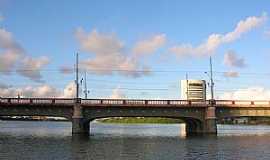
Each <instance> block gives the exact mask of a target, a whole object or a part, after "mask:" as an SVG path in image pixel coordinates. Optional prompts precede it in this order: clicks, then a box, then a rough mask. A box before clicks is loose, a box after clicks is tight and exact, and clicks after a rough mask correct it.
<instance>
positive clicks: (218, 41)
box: [169, 14, 267, 57]
mask: <svg viewBox="0 0 270 160" xmlns="http://www.w3.org/2000/svg"><path fill="white" fill-rule="evenodd" d="M266 19H267V15H266V14H263V15H262V16H260V17H255V16H253V17H247V18H246V19H245V20H241V21H239V22H238V24H237V25H236V27H235V29H234V30H233V31H232V32H228V33H226V34H216V33H214V34H211V35H210V36H209V37H208V38H207V39H206V40H205V41H204V42H202V43H201V44H199V45H198V46H192V44H189V43H186V44H180V45H176V46H173V47H171V48H169V51H170V52H171V53H174V54H176V55H177V56H179V57H186V56H192V57H204V56H209V55H212V54H214V53H215V51H216V49H217V48H218V47H219V46H220V45H222V44H225V43H231V42H233V41H235V40H237V39H239V38H241V36H242V35H243V34H244V33H247V32H249V31H250V30H252V29H254V28H256V27H258V26H260V25H262V24H263V23H264V22H265V21H266Z"/></svg>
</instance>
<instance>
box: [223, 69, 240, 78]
mask: <svg viewBox="0 0 270 160" xmlns="http://www.w3.org/2000/svg"><path fill="white" fill-rule="evenodd" d="M224 76H225V77H228V78H236V77H238V76H239V73H238V72H235V71H229V72H225V73H224Z"/></svg>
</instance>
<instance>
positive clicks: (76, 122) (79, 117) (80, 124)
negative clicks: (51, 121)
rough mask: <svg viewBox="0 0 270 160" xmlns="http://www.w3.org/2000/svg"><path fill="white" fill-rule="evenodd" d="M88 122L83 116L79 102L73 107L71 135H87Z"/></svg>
mask: <svg viewBox="0 0 270 160" xmlns="http://www.w3.org/2000/svg"><path fill="white" fill-rule="evenodd" d="M89 128H90V123H89V121H88V120H86V119H85V118H84V117H83V108H82V106H81V105H80V104H79V103H76V104H75V105H74V107H73V116H72V135H89Z"/></svg>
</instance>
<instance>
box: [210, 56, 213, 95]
mask: <svg viewBox="0 0 270 160" xmlns="http://www.w3.org/2000/svg"><path fill="white" fill-rule="evenodd" d="M210 85H211V100H213V99H214V82H213V69H212V57H211V56H210Z"/></svg>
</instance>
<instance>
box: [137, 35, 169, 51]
mask: <svg viewBox="0 0 270 160" xmlns="http://www.w3.org/2000/svg"><path fill="white" fill-rule="evenodd" d="M165 43H166V35H165V34H159V35H155V36H152V37H150V38H148V39H145V40H142V41H139V42H137V43H136V44H135V46H134V48H133V50H132V51H133V53H134V54H135V55H136V56H140V55H144V54H151V53H153V52H155V51H157V49H159V48H160V47H162V46H163V45H164V44H165Z"/></svg>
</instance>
